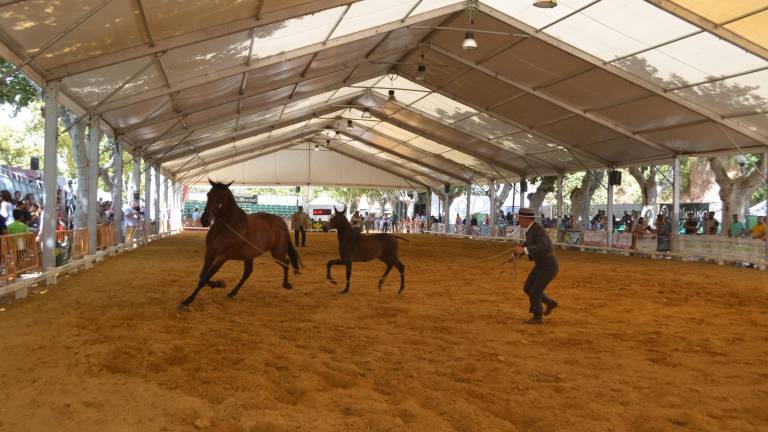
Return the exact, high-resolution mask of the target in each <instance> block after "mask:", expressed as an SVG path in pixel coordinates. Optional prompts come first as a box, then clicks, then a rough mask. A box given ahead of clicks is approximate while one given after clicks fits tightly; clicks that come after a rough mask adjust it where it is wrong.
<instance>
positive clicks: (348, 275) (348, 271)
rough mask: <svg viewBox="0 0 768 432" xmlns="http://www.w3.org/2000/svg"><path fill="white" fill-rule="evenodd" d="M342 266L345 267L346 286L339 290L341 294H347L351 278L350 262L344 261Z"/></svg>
mask: <svg viewBox="0 0 768 432" xmlns="http://www.w3.org/2000/svg"><path fill="white" fill-rule="evenodd" d="M344 264H345V265H346V266H347V285H346V286H345V287H344V289H343V290H341V294H346V293H348V292H349V279H350V277H351V276H352V261H351V260H350V261H345V262H344Z"/></svg>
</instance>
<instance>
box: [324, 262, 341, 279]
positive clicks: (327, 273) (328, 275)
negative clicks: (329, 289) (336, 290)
mask: <svg viewBox="0 0 768 432" xmlns="http://www.w3.org/2000/svg"><path fill="white" fill-rule="evenodd" d="M341 264H344V260H341V259H334V260H330V261H328V263H326V264H325V279H326V280H328V282H330V283H332V284H334V285H336V280H334V279H333V276H331V267H333V266H335V265H341Z"/></svg>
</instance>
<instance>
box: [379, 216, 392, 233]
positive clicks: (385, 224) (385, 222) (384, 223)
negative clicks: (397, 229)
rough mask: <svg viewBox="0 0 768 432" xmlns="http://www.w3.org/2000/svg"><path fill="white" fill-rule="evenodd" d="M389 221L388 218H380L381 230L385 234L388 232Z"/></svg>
mask: <svg viewBox="0 0 768 432" xmlns="http://www.w3.org/2000/svg"><path fill="white" fill-rule="evenodd" d="M389 220H390V219H389V216H383V217H382V218H381V228H382V231H384V233H385V234H386V233H388V232H389Z"/></svg>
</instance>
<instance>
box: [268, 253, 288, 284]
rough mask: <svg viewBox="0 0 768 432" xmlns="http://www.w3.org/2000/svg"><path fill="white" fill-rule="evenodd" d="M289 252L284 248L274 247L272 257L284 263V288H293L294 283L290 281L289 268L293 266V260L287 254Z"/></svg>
mask: <svg viewBox="0 0 768 432" xmlns="http://www.w3.org/2000/svg"><path fill="white" fill-rule="evenodd" d="M278 249H281V250H278ZM287 254H288V251H286V250H285V249H284V248H274V249H272V258H274V259H275V261H277V262H282V263H283V265H281V267H282V268H283V288H285V289H291V288H293V285H291V284H290V283H289V282H288V269H289V268H290V267H291V260H290V259H289V258H288V257H287V256H286V255H287Z"/></svg>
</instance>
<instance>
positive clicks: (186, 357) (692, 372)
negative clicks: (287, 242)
mask: <svg viewBox="0 0 768 432" xmlns="http://www.w3.org/2000/svg"><path fill="white" fill-rule="evenodd" d="M410 240H411V242H410V243H401V256H402V260H403V262H404V263H405V264H406V267H407V269H406V274H407V287H406V290H405V293H404V294H403V295H401V296H397V295H396V290H397V277H396V273H393V274H392V275H391V276H390V278H389V280H388V281H387V284H386V285H385V288H384V290H383V291H382V292H379V290H378V289H377V288H376V285H375V281H376V278H377V277H378V276H379V275H380V274H381V272H382V270H383V265H382V264H381V263H366V264H356V265H355V266H354V271H353V285H352V290H351V292H350V293H349V294H347V295H339V294H338V290H339V287H337V286H332V285H330V284H328V283H325V282H324V281H323V273H324V267H325V266H324V264H325V262H326V260H328V259H329V258H331V257H333V256H334V254H335V252H336V238H335V236H334V235H333V234H313V235H310V237H309V245H310V247H308V248H303V249H301V250H300V252H301V253H302V257H303V260H304V262H305V264H306V265H307V268H306V270H305V272H304V274H303V275H301V276H300V277H298V278H295V277H292V280H293V282H294V285H295V288H294V289H293V290H285V289H283V288H281V287H280V277H281V273H282V271H281V270H280V268H279V267H278V266H277V265H276V264H274V263H273V262H271V261H269V260H268V259H266V258H259V259H258V260H257V261H256V265H255V270H254V274H253V275H252V276H251V279H250V281H249V282H248V283H247V284H246V285H245V287H244V288H243V290H242V291H241V292H240V295H239V297H238V298H237V299H235V300H229V299H228V298H227V297H226V292H227V291H226V290H222V289H215V290H214V289H210V288H206V289H205V290H203V291H202V293H201V295H200V296H199V297H198V300H197V301H196V302H195V303H194V304H193V305H192V307H191V309H190V310H189V311H187V312H177V311H176V305H177V303H178V302H179V301H180V300H182V299H183V298H184V297H185V296H186V295H187V294H189V292H190V291H191V289H192V288H193V285H194V283H195V278H196V276H197V274H198V272H199V266H200V265H201V262H202V255H203V250H204V244H203V235H202V234H199V233H186V234H182V235H179V236H176V237H173V238H170V239H166V240H162V241H159V242H155V243H152V244H151V245H150V246H149V247H147V248H142V249H139V250H136V251H133V252H128V253H125V254H122V255H120V256H118V257H115V258H109V259H107V260H106V261H104V262H103V263H101V264H100V265H98V266H96V267H95V268H93V269H91V270H88V271H84V272H81V273H79V274H77V275H75V276H72V277H69V278H65V279H63V280H61V281H60V282H59V284H58V285H56V286H53V287H50V288H49V289H41V291H40V292H39V293H37V294H34V295H31V297H30V298H29V299H27V300H24V301H20V302H16V303H13V304H11V305H5V306H3V310H2V311H1V312H0V330H1V333H0V340H1V341H2V344H0V430H1V431H25V432H27V431H192V430H198V429H206V430H213V431H253V432H257V431H278V432H279V431H294V430H295V431H368V430H371V431H406V430H407V431H449V430H457V431H566V430H567V431H662V430H671V431H678V430H690V431H725V430H730V431H766V430H768V409H766V406H768V331H766V329H767V328H768V294H767V293H766V291H767V290H768V273H766V272H760V271H756V270H751V269H737V268H730V267H723V266H717V265H712V264H698V263H680V262H669V261H653V260H646V259H639V258H631V257H618V256H604V255H598V254H588V253H578V252H566V251H560V252H559V257H560V262H561V273H560V275H559V276H558V277H557V279H555V281H554V282H553V284H552V285H551V286H550V288H548V292H549V293H550V294H551V295H552V296H553V297H555V298H556V299H557V300H558V301H560V303H561V307H560V308H558V309H557V310H556V311H555V312H554V313H553V314H552V316H551V319H549V320H548V321H547V322H546V324H545V325H543V326H526V325H523V324H522V320H524V319H526V318H527V317H528V314H527V308H528V305H527V300H526V298H525V297H524V294H523V293H522V291H521V286H522V281H523V279H524V277H525V274H526V273H527V271H528V270H529V269H530V268H531V265H530V264H529V263H528V262H521V263H520V265H519V273H518V275H517V278H516V279H514V274H513V271H512V269H511V268H510V269H509V270H507V271H506V272H505V273H504V274H501V275H500V274H499V270H500V269H501V268H502V267H500V264H499V263H500V262H502V261H503V259H502V258H499V259H496V260H493V261H488V262H484V263H480V264H473V261H477V260H481V259H484V258H487V257H489V256H492V255H494V254H498V253H500V252H503V251H505V250H506V249H508V248H509V247H510V245H509V244H500V243H493V244H492V243H487V242H482V241H470V240H453V239H439V238H433V237H415V236H411V237H410ZM241 269H242V265H241V264H239V263H229V264H227V265H226V266H225V267H224V269H223V270H222V271H221V273H220V277H223V278H224V279H225V280H226V281H227V282H228V283H229V284H230V286H231V285H233V284H234V283H235V282H236V281H237V279H238V278H239V276H240V272H241ZM335 275H336V277H337V278H343V270H342V268H340V267H339V268H337V269H336V272H335ZM513 279H514V280H513Z"/></svg>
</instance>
